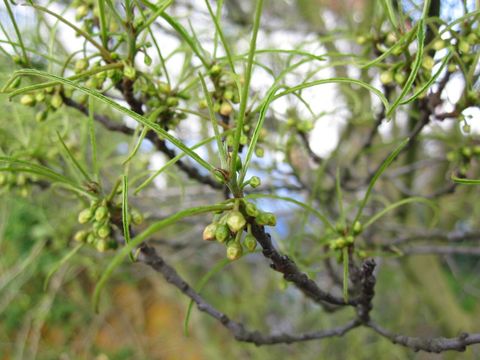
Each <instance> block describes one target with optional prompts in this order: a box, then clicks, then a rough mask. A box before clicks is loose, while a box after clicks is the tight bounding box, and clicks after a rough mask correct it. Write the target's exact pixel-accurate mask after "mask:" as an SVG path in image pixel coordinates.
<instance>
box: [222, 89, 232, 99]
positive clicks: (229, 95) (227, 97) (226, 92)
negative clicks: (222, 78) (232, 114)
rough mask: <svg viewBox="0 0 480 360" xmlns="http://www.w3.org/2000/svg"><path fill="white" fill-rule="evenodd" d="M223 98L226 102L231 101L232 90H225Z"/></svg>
mask: <svg viewBox="0 0 480 360" xmlns="http://www.w3.org/2000/svg"><path fill="white" fill-rule="evenodd" d="M223 97H224V98H225V99H227V100H232V99H233V91H232V90H225V92H224V93H223Z"/></svg>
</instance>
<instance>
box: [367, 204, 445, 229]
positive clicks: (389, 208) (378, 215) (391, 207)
mask: <svg viewBox="0 0 480 360" xmlns="http://www.w3.org/2000/svg"><path fill="white" fill-rule="evenodd" d="M411 203H421V204H424V205H427V206H428V207H430V208H431V209H432V211H433V214H434V215H433V219H432V224H433V223H435V222H436V220H437V218H438V208H437V206H436V205H435V203H434V202H433V201H431V200H428V199H425V198H421V197H417V196H415V197H410V198H406V199H402V200H399V201H397V202H394V203H393V204H390V205H388V206H386V207H385V208H384V209H382V210H380V211H379V212H378V213H376V214H375V215H373V216H372V217H371V218H370V219H368V221H366V222H365V223H364V224H363V228H364V229H366V228H367V227H369V226H370V225H372V224H373V223H374V222H376V221H377V220H379V219H380V218H382V217H383V216H385V215H386V214H387V213H389V212H390V211H392V210H394V209H396V208H398V207H400V206H403V205H407V204H411Z"/></svg>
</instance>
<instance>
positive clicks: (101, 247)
mask: <svg viewBox="0 0 480 360" xmlns="http://www.w3.org/2000/svg"><path fill="white" fill-rule="evenodd" d="M95 248H96V249H97V251H99V252H105V251H106V250H107V249H108V243H107V241H106V240H105V239H99V240H98V241H97V243H96V244H95Z"/></svg>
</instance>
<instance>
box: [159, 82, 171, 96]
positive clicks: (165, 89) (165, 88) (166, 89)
mask: <svg viewBox="0 0 480 360" xmlns="http://www.w3.org/2000/svg"><path fill="white" fill-rule="evenodd" d="M158 91H159V92H160V93H161V94H164V95H168V94H170V92H171V91H172V88H171V87H170V84H168V83H166V82H163V81H160V82H159V83H158Z"/></svg>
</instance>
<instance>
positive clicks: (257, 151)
mask: <svg viewBox="0 0 480 360" xmlns="http://www.w3.org/2000/svg"><path fill="white" fill-rule="evenodd" d="M255 155H257V157H259V158H262V157H263V155H265V150H263V148H262V147H259V146H257V147H256V148H255Z"/></svg>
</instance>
